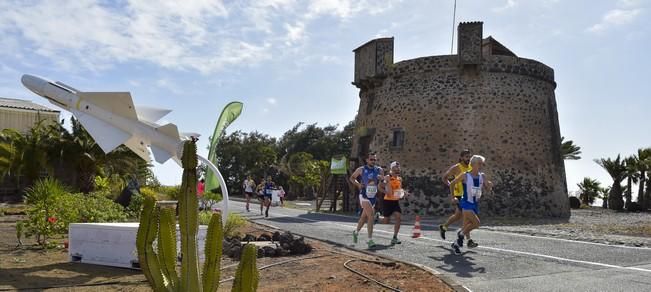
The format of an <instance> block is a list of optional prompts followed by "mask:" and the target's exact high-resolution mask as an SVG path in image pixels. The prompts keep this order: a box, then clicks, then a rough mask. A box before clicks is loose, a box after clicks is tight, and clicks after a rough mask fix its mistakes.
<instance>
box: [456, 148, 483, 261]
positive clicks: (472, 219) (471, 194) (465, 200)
mask: <svg viewBox="0 0 651 292" xmlns="http://www.w3.org/2000/svg"><path fill="white" fill-rule="evenodd" d="M485 161H486V158H484V157H483V156H480V155H473V156H472V158H470V165H471V166H472V170H471V171H468V172H466V173H465V174H463V175H460V176H457V178H455V179H454V180H453V181H452V184H450V191H451V192H453V191H454V185H455V184H456V183H457V182H461V183H462V185H463V196H462V197H461V208H462V209H463V228H461V230H459V232H458V233H457V240H456V241H454V242H452V248H453V249H454V253H455V254H461V247H463V241H464V239H465V238H467V239H468V247H469V248H474V247H477V246H478V244H477V243H476V242H475V241H473V240H472V239H471V238H470V231H472V230H474V229H477V228H479V198H481V194H482V189H483V190H486V191H489V192H490V191H491V190H492V189H493V183H492V182H491V181H489V180H488V178H487V177H486V175H485V174H484V173H483V172H480V171H481V169H482V166H483V165H484V162H485Z"/></svg>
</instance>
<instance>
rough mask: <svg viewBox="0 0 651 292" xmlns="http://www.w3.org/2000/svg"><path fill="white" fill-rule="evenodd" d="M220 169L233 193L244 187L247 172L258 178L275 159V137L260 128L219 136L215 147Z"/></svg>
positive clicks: (267, 169) (268, 168) (268, 169)
mask: <svg viewBox="0 0 651 292" xmlns="http://www.w3.org/2000/svg"><path fill="white" fill-rule="evenodd" d="M216 151H217V153H216V157H217V162H218V164H219V170H220V171H221V172H222V175H223V176H224V180H225V181H226V185H227V186H228V188H229V190H232V191H233V193H237V192H238V191H240V192H241V191H242V188H241V186H242V182H243V181H244V179H245V178H246V176H248V175H252V176H253V178H254V179H255V180H256V181H258V180H259V179H260V177H262V176H265V175H266V174H268V173H269V172H270V168H271V167H272V166H273V165H274V164H275V163H276V158H277V152H276V139H274V138H271V137H269V136H268V135H264V134H262V133H259V132H251V133H244V132H241V131H236V132H233V133H231V134H230V135H225V136H224V137H223V138H222V139H220V142H219V147H217V149H216Z"/></svg>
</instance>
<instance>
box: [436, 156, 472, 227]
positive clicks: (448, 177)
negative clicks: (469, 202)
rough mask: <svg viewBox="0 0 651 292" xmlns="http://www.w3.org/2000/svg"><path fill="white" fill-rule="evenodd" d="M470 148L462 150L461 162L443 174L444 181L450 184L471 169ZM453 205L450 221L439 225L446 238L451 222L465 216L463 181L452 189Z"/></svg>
mask: <svg viewBox="0 0 651 292" xmlns="http://www.w3.org/2000/svg"><path fill="white" fill-rule="evenodd" d="M470 156H471V155H470V150H468V149H466V150H463V151H461V154H460V155H459V163H456V164H454V165H452V166H451V167H450V168H449V169H448V171H446V172H445V173H444V174H443V176H442V179H443V182H444V183H445V184H447V185H448V186H450V182H451V181H452V180H454V179H455V178H457V177H458V176H459V175H461V174H464V173H466V172H468V171H470V170H471V169H472V168H471V167H470V165H469V163H470ZM452 194H453V196H452V205H453V206H454V214H452V216H450V218H448V221H446V222H445V223H444V224H441V225H439V231H440V233H441V238H443V239H445V232H446V231H448V226H450V224H452V223H454V222H457V221H459V220H461V219H462V218H463V216H462V212H461V203H460V199H461V195H463V186H462V185H461V183H457V184H456V185H455V186H454V190H453V191H452Z"/></svg>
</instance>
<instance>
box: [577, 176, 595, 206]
mask: <svg viewBox="0 0 651 292" xmlns="http://www.w3.org/2000/svg"><path fill="white" fill-rule="evenodd" d="M577 186H578V187H579V198H581V203H582V204H584V205H588V206H590V205H592V203H594V200H595V199H596V198H598V197H599V193H600V191H601V184H600V183H599V182H598V181H597V180H596V179H592V178H589V177H586V178H583V181H581V182H580V183H578V184H577Z"/></svg>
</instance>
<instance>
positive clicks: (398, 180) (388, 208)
mask: <svg viewBox="0 0 651 292" xmlns="http://www.w3.org/2000/svg"><path fill="white" fill-rule="evenodd" d="M384 184H385V191H384V205H383V206H382V208H383V212H382V213H383V215H384V218H383V220H382V221H383V222H382V223H384V224H388V223H389V219H391V217H392V216H393V220H394V225H393V238H392V239H391V244H401V243H402V242H401V241H400V240H399V239H398V232H400V224H401V217H402V210H401V209H400V199H402V198H403V197H404V196H405V195H406V193H405V191H404V190H403V188H402V177H400V163H399V162H398V161H394V162H391V164H390V166H389V175H387V176H385V177H384Z"/></svg>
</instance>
